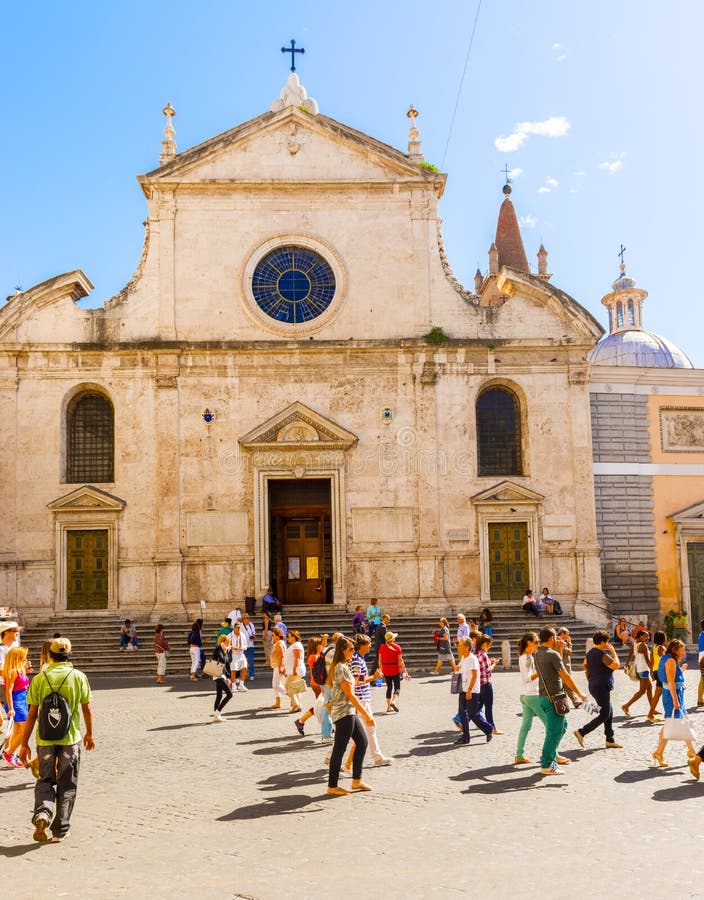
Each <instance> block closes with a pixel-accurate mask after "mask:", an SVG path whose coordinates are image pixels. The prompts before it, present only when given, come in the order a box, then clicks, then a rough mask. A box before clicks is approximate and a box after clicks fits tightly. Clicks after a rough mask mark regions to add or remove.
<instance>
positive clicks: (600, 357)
mask: <svg viewBox="0 0 704 900" xmlns="http://www.w3.org/2000/svg"><path fill="white" fill-rule="evenodd" d="M589 361H590V362H591V363H592V365H596V366H652V367H653V368H658V369H693V368H694V366H693V365H692V362H691V360H690V359H689V357H688V356H687V354H686V353H685V352H684V351H683V350H680V348H679V347H677V346H676V345H675V344H673V343H672V341H668V340H667V338H664V337H660V335H659V334H655V333H653V332H652V331H636V330H632V331H619V332H617V333H616V334H609V335H608V336H607V337H605V338H604V339H603V340H601V341H599V343H598V344H597V345H596V347H595V348H594V349H593V350H592V352H591V353H590V355H589Z"/></svg>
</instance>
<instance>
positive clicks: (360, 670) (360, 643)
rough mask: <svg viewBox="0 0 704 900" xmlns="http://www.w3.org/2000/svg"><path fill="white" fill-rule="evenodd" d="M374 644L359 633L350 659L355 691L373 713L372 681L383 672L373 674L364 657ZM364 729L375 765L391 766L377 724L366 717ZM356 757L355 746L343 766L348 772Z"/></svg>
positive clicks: (365, 706)
mask: <svg viewBox="0 0 704 900" xmlns="http://www.w3.org/2000/svg"><path fill="white" fill-rule="evenodd" d="M371 645H372V639H371V638H370V637H369V636H368V635H366V634H358V635H357V636H356V637H355V639H354V653H353V654H352V659H351V660H350V671H351V672H352V677H353V678H354V693H355V696H356V697H357V699H358V700H359V702H360V703H361V704H362V706H363V707H364V709H365V710H366V711H367V712H368V713H369V715H370V716H371V715H373V713H372V689H371V687H370V685H371V683H372V681H376V680H377V678H379V677H380V676H381V672H380V671H379V670H378V669H377V670H376V672H374V674H373V675H370V674H369V669H368V668H367V663H366V660H365V659H364V657H365V656H366V655H367V653H369V650H370V648H371ZM362 724H363V725H364V730H365V731H366V733H367V740H368V741H369V746H370V747H371V751H372V757H373V759H374V765H375V766H390V765H391V757H390V756H384V754H383V753H382V752H381V748H380V747H379V739H378V738H377V736H376V725H370V724H369V723H368V722H367V721H365V720H364V719H363V720H362ZM353 759H354V747H352V748H351V750H350V752H349V756H348V757H347V762H346V763H345V764H344V766H343V768H344V769H345V771H347V772H350V773H351V772H352V760H353Z"/></svg>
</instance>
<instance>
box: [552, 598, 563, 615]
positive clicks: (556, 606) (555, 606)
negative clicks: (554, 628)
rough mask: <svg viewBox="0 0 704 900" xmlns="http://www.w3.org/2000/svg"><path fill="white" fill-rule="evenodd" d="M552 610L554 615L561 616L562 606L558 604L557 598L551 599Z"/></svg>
mask: <svg viewBox="0 0 704 900" xmlns="http://www.w3.org/2000/svg"><path fill="white" fill-rule="evenodd" d="M552 612H553V615H555V616H561V615H562V607H561V606H560V601H559V600H553V601H552Z"/></svg>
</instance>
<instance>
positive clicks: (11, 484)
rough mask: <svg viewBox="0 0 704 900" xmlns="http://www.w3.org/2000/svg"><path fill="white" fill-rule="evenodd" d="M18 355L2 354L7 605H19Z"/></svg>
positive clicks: (2, 584)
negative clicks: (17, 549)
mask: <svg viewBox="0 0 704 900" xmlns="http://www.w3.org/2000/svg"><path fill="white" fill-rule="evenodd" d="M18 386H19V379H18V375H17V357H16V356H14V354H3V355H2V357H0V422H2V423H3V424H2V428H0V484H2V499H3V502H2V509H1V510H0V512H1V514H0V597H1V598H2V604H3V606H17V584H16V575H17V569H16V565H17V553H16V546H15V534H16V531H17V521H16V508H17V478H16V468H15V467H16V464H17V391H18Z"/></svg>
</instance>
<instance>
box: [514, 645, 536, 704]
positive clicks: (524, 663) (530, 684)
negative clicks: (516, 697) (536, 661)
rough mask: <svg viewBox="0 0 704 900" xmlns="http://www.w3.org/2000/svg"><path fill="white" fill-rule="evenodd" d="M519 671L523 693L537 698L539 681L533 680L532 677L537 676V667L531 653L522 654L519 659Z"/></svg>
mask: <svg viewBox="0 0 704 900" xmlns="http://www.w3.org/2000/svg"><path fill="white" fill-rule="evenodd" d="M518 671H519V672H520V673H521V693H522V694H525V695H526V696H529V697H537V696H538V679H537V678H531V675H535V666H534V665H533V657H532V656H531V655H530V653H522V654H521V655H520V656H519V657H518Z"/></svg>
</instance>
